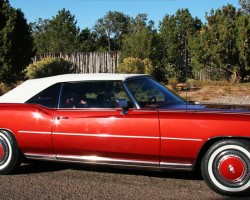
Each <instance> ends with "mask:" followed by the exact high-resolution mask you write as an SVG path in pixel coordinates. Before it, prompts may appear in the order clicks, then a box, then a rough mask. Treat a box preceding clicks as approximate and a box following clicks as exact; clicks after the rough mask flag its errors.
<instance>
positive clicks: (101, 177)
mask: <svg viewBox="0 0 250 200" xmlns="http://www.w3.org/2000/svg"><path fill="white" fill-rule="evenodd" d="M0 195H1V197H0V199H4V200H5V199H6V200H7V199H13V200H15V199H16V200H23V199H25V200H29V199H64V200H66V199H84V200H85V199H86V200H96V199H98V200H99V199H100V200H106V199H107V200H108V199H111V200H116V199H117V200H123V199H124V200H132V199H135V200H164V199H166V200H168V199H173V200H175V199H176V200H178V199H181V200H183V199H185V200H189V199H190V200H193V199H197V200H200V199H203V200H227V199H232V198H228V197H223V196H220V195H218V194H216V193H214V192H213V191H211V190H210V189H209V188H208V187H207V185H206V184H205V182H204V181H203V180H202V179H200V178H197V176H196V175H195V174H193V173H190V172H149V171H136V170H125V169H117V168H107V167H92V166H79V165H65V164H60V163H59V164H58V163H43V162H41V163H35V164H25V165H22V166H21V167H20V169H19V170H18V171H17V172H16V174H13V175H6V176H1V187H0ZM234 199H248V198H234Z"/></svg>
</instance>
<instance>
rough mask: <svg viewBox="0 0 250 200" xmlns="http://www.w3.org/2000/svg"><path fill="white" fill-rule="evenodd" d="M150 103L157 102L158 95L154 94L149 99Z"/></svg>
mask: <svg viewBox="0 0 250 200" xmlns="http://www.w3.org/2000/svg"><path fill="white" fill-rule="evenodd" d="M148 101H149V102H150V103H155V102H156V96H152V97H150V98H149V100H148Z"/></svg>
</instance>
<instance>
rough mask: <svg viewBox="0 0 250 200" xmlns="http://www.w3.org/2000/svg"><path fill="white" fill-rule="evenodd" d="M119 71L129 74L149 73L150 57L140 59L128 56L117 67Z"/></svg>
mask: <svg viewBox="0 0 250 200" xmlns="http://www.w3.org/2000/svg"><path fill="white" fill-rule="evenodd" d="M117 72H119V73H129V74H144V73H146V74H151V73H152V72H153V64H152V62H151V60H150V59H148V58H146V59H143V60H142V59H140V58H133V57H128V58H124V59H123V62H122V63H121V64H120V65H119V66H118V67H117Z"/></svg>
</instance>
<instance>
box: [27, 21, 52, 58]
mask: <svg viewBox="0 0 250 200" xmlns="http://www.w3.org/2000/svg"><path fill="white" fill-rule="evenodd" d="M48 24H49V20H48V19H45V20H43V19H42V18H39V19H38V20H37V21H36V22H32V23H30V26H31V29H32V37H33V38H34V44H35V48H36V51H37V53H48V52H49V47H50V41H49V35H48Z"/></svg>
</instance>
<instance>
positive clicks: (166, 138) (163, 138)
mask: <svg viewBox="0 0 250 200" xmlns="http://www.w3.org/2000/svg"><path fill="white" fill-rule="evenodd" d="M161 139H162V140H183V141H196V142H202V141H203V140H202V139H199V138H173V137H161Z"/></svg>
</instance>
